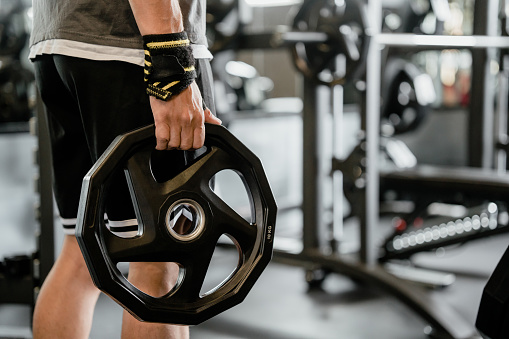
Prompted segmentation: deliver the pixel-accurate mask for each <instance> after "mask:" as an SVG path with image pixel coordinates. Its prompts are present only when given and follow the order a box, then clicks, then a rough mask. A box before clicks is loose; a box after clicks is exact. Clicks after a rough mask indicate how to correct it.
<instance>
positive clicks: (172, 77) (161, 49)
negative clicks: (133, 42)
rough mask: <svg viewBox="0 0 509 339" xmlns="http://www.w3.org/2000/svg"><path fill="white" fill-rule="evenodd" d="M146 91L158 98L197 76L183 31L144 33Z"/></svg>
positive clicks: (182, 86)
mask: <svg viewBox="0 0 509 339" xmlns="http://www.w3.org/2000/svg"><path fill="white" fill-rule="evenodd" d="M143 45H144V49H145V70H144V71H145V84H146V86H147V87H146V88H147V94H149V95H151V96H154V97H156V98H158V99H161V100H168V99H170V98H171V97H172V96H174V95H177V94H179V93H180V92H182V91H183V90H185V89H186V88H187V87H188V86H189V85H191V83H192V82H193V81H194V79H196V76H197V75H196V70H195V60H194V57H193V51H192V49H191V46H190V42H189V39H188V38H187V33H186V32H181V33H171V34H156V35H145V36H143Z"/></svg>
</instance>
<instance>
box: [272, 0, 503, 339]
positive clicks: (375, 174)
mask: <svg viewBox="0 0 509 339" xmlns="http://www.w3.org/2000/svg"><path fill="white" fill-rule="evenodd" d="M498 5H499V1H498V0H488V1H476V2H475V9H474V11H475V13H476V15H475V22H474V35H473V36H447V35H439V36H437V35H433V36H426V35H415V34H388V33H381V29H380V27H381V18H382V2H381V0H368V6H367V8H368V12H369V18H370V23H371V24H372V26H371V27H370V28H369V34H370V36H371V42H370V46H369V53H368V61H367V70H366V82H367V88H366V97H365V99H366V102H365V103H364V104H365V107H364V108H365V119H364V121H363V122H362V126H361V129H362V130H363V131H364V132H365V141H364V145H363V149H364V150H365V164H366V168H365V186H364V187H363V188H362V189H361V196H362V197H363V198H362V199H361V206H359V207H358V208H359V209H360V210H362V211H363V213H362V215H360V251H359V258H358V259H357V260H349V259H348V258H340V256H339V255H337V254H335V253H330V248H325V251H324V244H326V243H327V241H330V239H327V235H328V230H327V225H326V224H325V223H326V222H325V220H324V213H323V212H324V208H325V207H324V206H323V200H322V197H323V186H322V185H323V178H324V176H326V175H328V174H327V173H326V168H324V166H323V161H322V159H323V156H324V151H323V148H322V147H321V144H320V139H319V138H320V136H322V135H323V133H322V132H323V126H322V125H321V124H320V120H321V117H322V116H323V114H324V111H323V107H322V106H323V104H321V103H320V100H319V88H318V87H317V86H316V84H313V83H310V82H309V81H308V80H305V83H304V93H305V98H304V109H303V126H304V127H303V144H304V146H303V178H304V180H303V215H304V218H303V248H302V251H300V252H299V253H297V252H294V253H290V252H288V251H281V250H278V249H276V250H275V256H276V258H280V259H283V260H285V261H287V262H291V263H294V264H296V265H304V266H307V267H313V266H315V267H316V266H320V267H321V268H324V269H326V270H330V271H333V272H337V273H340V274H345V275H347V276H351V277H353V278H357V279H360V280H363V281H367V282H370V283H374V284H375V285H377V286H380V287H382V288H384V289H385V290H386V291H388V292H389V293H391V294H392V295H393V296H395V297H396V298H398V299H399V300H401V301H402V302H404V303H405V304H406V305H407V306H408V307H410V308H411V309H412V310H414V311H415V312H416V313H417V314H419V315H420V316H421V317H422V318H423V319H425V320H426V321H428V322H429V324H430V326H431V327H432V332H430V333H429V334H431V335H433V336H434V337H436V338H453V339H467V338H480V337H481V336H480V334H479V333H478V331H477V330H476V329H475V327H474V324H472V323H469V322H467V321H466V320H465V319H463V318H462V317H461V316H459V315H458V314H457V313H456V311H454V310H453V309H452V308H451V307H450V306H449V305H447V304H444V303H443V302H442V301H439V300H437V299H436V298H434V297H433V296H431V295H429V294H427V293H425V291H424V290H422V289H420V288H418V287H415V286H409V284H408V283H406V282H404V281H402V280H400V279H399V278H396V277H395V276H393V275H391V274H389V273H387V272H386V271H385V269H384V268H383V267H382V266H381V265H380V264H378V263H377V262H378V260H377V259H378V253H377V249H378V248H377V246H376V244H375V240H374V234H375V233H376V228H377V227H378V224H379V184H380V169H379V166H378V160H379V158H378V156H379V150H380V134H379V133H380V104H381V102H380V95H381V89H380V86H381V66H382V50H383V49H384V48H386V47H403V48H405V49H407V50H413V51H419V50H432V49H435V50H444V49H458V48H462V49H469V50H472V52H473V66H472V68H473V69H472V79H473V80H472V84H473V85H472V90H471V91H472V93H482V95H481V96H480V98H478V99H475V100H472V103H471V107H470V117H469V123H470V125H472V126H481V128H479V129H473V128H471V129H470V132H469V133H470V135H469V140H470V145H469V146H470V147H469V161H470V165H472V166H477V167H483V168H492V163H493V147H494V144H493V139H492V138H491V136H492V133H493V132H492V128H493V121H494V109H493V107H492V104H491V103H492V102H493V98H494V89H493V86H492V83H491V81H492V79H493V76H492V75H491V74H490V69H489V66H490V62H491V61H492V60H493V58H494V53H493V50H496V49H498V48H507V47H508V46H509V38H508V37H500V36H496V26H497V21H498V20H494V19H492V20H491V21H490V20H488V19H489V18H497V19H498ZM478 80H479V81H478ZM474 84H475V85H474ZM333 91H334V92H337V93H342V90H341V89H339V90H337V89H335V90H333ZM332 100H333V105H332V106H333V110H334V117H335V119H341V116H342V114H343V112H342V109H341V108H340V106H341V105H339V104H337V103H334V100H337V98H335V95H332ZM339 100H340V101H342V100H341V99H339ZM335 189H337V188H335Z"/></svg>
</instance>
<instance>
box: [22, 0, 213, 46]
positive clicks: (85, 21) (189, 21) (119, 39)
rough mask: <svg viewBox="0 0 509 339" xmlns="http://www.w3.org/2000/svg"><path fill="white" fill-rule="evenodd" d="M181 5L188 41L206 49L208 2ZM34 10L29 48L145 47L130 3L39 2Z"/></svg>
mask: <svg viewBox="0 0 509 339" xmlns="http://www.w3.org/2000/svg"><path fill="white" fill-rule="evenodd" d="M179 3H180V7H181V10H182V16H183V18H184V29H185V31H186V32H187V34H188V36H189V40H190V41H191V43H192V44H197V45H204V46H207V39H206V37H205V25H206V23H205V15H206V0H180V1H179ZM33 11H34V19H33V30H32V34H31V36H30V46H33V45H35V44H37V43H39V42H42V41H46V40H54V39H64V40H71V41H77V42H82V43H87V44H94V45H103V46H112V47H120V48H134V49H141V48H142V46H143V44H142V39H141V36H140V32H139V30H138V27H137V25H136V21H135V19H134V16H133V14H132V11H131V7H130V5H129V1H128V0H36V1H33Z"/></svg>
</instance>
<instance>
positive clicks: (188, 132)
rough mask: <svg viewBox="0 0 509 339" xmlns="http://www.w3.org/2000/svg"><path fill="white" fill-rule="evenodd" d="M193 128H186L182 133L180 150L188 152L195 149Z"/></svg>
mask: <svg viewBox="0 0 509 339" xmlns="http://www.w3.org/2000/svg"><path fill="white" fill-rule="evenodd" d="M193 137H194V133H193V128H192V127H191V126H186V127H184V128H182V131H181V133H180V147H179V149H181V150H184V151H187V150H189V149H191V148H192V147H193Z"/></svg>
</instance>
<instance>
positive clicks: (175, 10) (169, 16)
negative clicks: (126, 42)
mask: <svg viewBox="0 0 509 339" xmlns="http://www.w3.org/2000/svg"><path fill="white" fill-rule="evenodd" d="M129 4H130V5H131V9H132V11H133V14H134V18H135V19H136V24H137V25H138V29H139V30H140V33H141V35H147V34H166V33H177V32H182V31H183V30H184V23H183V20H182V12H181V10H180V5H179V1H178V0H129Z"/></svg>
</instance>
